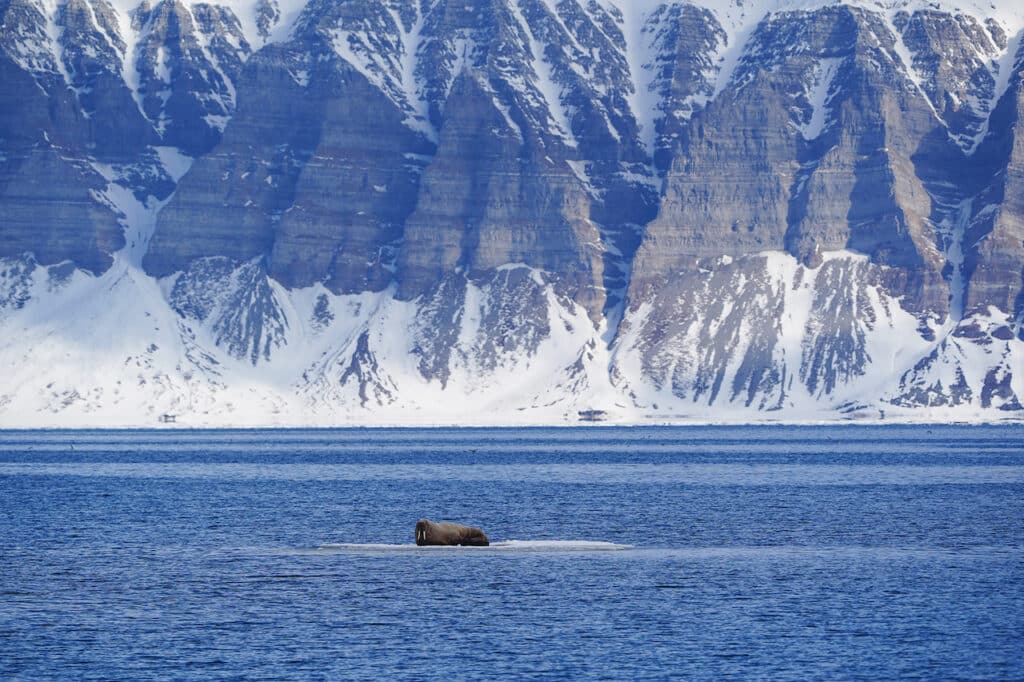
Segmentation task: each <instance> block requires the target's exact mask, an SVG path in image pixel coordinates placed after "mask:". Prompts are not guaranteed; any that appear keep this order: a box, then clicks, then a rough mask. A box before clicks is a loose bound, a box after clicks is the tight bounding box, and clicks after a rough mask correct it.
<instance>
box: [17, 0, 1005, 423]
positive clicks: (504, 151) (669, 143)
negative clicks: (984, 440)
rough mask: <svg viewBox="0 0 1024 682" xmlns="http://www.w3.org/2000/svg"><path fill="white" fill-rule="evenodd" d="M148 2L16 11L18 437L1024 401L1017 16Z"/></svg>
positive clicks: (992, 406)
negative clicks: (92, 428) (34, 429)
mask: <svg viewBox="0 0 1024 682" xmlns="http://www.w3.org/2000/svg"><path fill="white" fill-rule="evenodd" d="M131 5H132V3H131V2H130V0H119V1H118V2H117V3H114V4H108V3H106V2H104V1H103V0H93V1H91V2H86V1H85V0H67V2H63V3H60V2H57V3H47V4H37V3H35V2H32V1H30V0H10V1H9V2H8V3H6V4H5V5H3V6H0V16H2V17H3V24H2V28H0V71H2V72H3V73H4V74H10V75H11V80H10V81H6V80H5V82H11V83H16V84H18V83H20V84H21V85H19V86H18V87H17V88H13V89H12V90H11V92H9V93H8V95H7V96H6V97H3V96H0V121H2V122H3V123H4V126H3V130H7V131H10V134H8V135H6V136H5V138H6V139H4V140H0V207H2V208H3V210H4V212H5V214H6V215H7V216H8V221H7V223H6V225H5V226H4V227H3V228H2V232H3V236H4V240H3V242H0V329H3V330H4V331H5V332H6V333H5V334H4V337H5V341H4V342H3V344H2V345H0V364H2V365H3V366H4V367H5V368H6V371H7V373H8V376H9V377H10V379H11V381H10V383H9V384H8V386H7V387H6V388H3V389H0V423H2V424H6V425H21V424H25V425H52V424H79V425H94V424H95V425H100V424H117V425H130V424H135V425H143V424H150V423H153V422H154V421H155V420H156V418H157V417H158V416H160V415H163V414H172V415H176V416H177V417H178V418H179V420H180V421H181V423H191V424H196V425H234V424H245V425H253V424H260V423H266V424H274V423H280V424H291V425H302V424H306V423H309V424H320V425H330V424H352V423H388V424H398V423H403V422H409V423H433V422H438V423H440V422H443V423H459V422H464V423H564V422H567V421H568V422H572V421H576V420H577V419H578V418H579V414H580V412H581V411H582V412H587V411H589V410H601V411H603V412H605V413H607V415H608V418H609V419H610V420H613V421H618V422H635V421H644V420H648V419H658V420H666V421H692V420H703V421H707V420H711V421H718V420H738V421H758V420H771V421H775V420H808V419H810V420H819V419H877V418H880V417H885V418H890V419H891V418H898V419H912V420H930V419H946V418H955V419H982V420H990V419H1001V418H1019V417H1018V416H1017V415H1019V413H1020V411H1021V404H1020V396H1022V395H1024V371H1021V370H1022V368H1024V248H1022V247H1024V218H1022V216H1024V208H1022V207H1020V206H1018V205H1017V204H1018V203H1019V202H1018V201H1017V200H1016V199H1015V198H1014V197H1019V196H1021V195H1020V193H1019V192H1016V191H1015V188H1016V183H1017V182H1018V181H1019V179H1020V178H1021V177H1022V175H1021V174H1022V173H1024V170H1021V169H1022V168H1024V167H1022V166H1020V165H1019V163H1020V162H1019V157H1020V154H1021V152H1020V151H1019V150H1018V149H1017V147H1018V146H1019V143H1018V142H1017V140H1019V139H1020V136H1019V134H1018V129H1017V121H1018V120H1019V116H1018V111H1019V107H1020V106H1021V105H1022V103H1024V95H1022V93H1021V76H1020V69H1021V65H1022V61H1021V54H1020V52H1021V50H1020V37H1021V29H1022V27H1024V10H1022V9H1020V8H1018V7H1015V6H1014V5H1013V3H1009V2H1002V3H997V4H995V5H991V4H989V3H973V2H968V3H939V4H938V5H936V4H934V3H923V2H898V3H884V4H883V3H870V2H854V3H850V2H846V3H825V2H811V1H808V2H799V3H782V2H767V1H766V2H759V3H740V2H734V3H727V2H712V1H710V0H709V1H707V2H698V3H683V2H657V1H653V0H651V1H648V0H645V1H644V2H642V3H628V2H618V1H617V0H593V1H590V2H583V1H582V0H562V2H557V3H556V2H554V0H491V1H490V2H486V3H478V4H477V5H476V6H472V5H465V4H458V3H448V2H443V1H440V0H435V1H433V2H400V1H398V0H391V1H389V2H384V3H367V2H364V1H363V0H349V1H348V2H343V3H326V2H318V0H311V2H309V3H304V4H303V3H277V2H274V0H259V2H253V3H248V2H246V3H242V2H231V3H227V4H225V5H209V4H205V3H183V2H181V1H180V0H164V1H163V2H160V3H156V4H155V5H152V6H149V5H145V4H144V5H139V6H131ZM983 5H984V6H983ZM957 7H960V8H961V10H958V9H957ZM1011 67H1013V68H1011ZM5 77H6V76H5ZM43 178H59V180H58V183H57V185H59V186H60V187H62V193H61V194H60V195H57V196H54V195H53V187H54V186H56V185H52V184H49V183H45V182H42V180H43ZM40 225H42V226H43V234H40V231H39V226H40ZM72 330H73V331H72ZM119 335H123V338H119Z"/></svg>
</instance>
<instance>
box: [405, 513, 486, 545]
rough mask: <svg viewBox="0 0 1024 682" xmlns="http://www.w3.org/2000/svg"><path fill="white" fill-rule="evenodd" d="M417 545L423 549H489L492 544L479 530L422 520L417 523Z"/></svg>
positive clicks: (443, 522) (444, 522)
mask: <svg viewBox="0 0 1024 682" xmlns="http://www.w3.org/2000/svg"><path fill="white" fill-rule="evenodd" d="M416 544H417V545H420V546H421V547H422V546H423V545H447V546H449V547H450V546H454V545H471V546H473V547H487V546H488V545H490V544H491V543H490V542H489V541H488V540H487V536H486V535H484V532H483V531H482V530H480V529H479V528H473V527H472V526H463V525H462V524H460V523H450V522H448V521H442V522H441V523H434V522H433V521H430V520H428V519H420V520H419V521H417V522H416Z"/></svg>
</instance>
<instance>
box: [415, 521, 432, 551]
mask: <svg viewBox="0 0 1024 682" xmlns="http://www.w3.org/2000/svg"><path fill="white" fill-rule="evenodd" d="M431 525H433V524H431V523H430V521H428V520H426V519H420V520H419V521H417V522H416V544H417V545H421V546H422V545H425V544H427V543H428V542H429V540H428V538H427V532H428V531H429V530H430V526H431Z"/></svg>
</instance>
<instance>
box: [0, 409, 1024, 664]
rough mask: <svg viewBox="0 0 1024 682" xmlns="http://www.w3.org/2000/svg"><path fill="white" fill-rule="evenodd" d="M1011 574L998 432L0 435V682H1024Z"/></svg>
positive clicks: (1021, 539) (1009, 472) (1020, 500)
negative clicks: (965, 681)
mask: <svg viewBox="0 0 1024 682" xmlns="http://www.w3.org/2000/svg"><path fill="white" fill-rule="evenodd" d="M420 517H429V518H433V519H435V520H441V519H446V520H454V521H461V522H467V523H471V524H474V525H479V526H481V527H483V528H484V529H485V530H486V531H487V533H488V534H489V535H490V536H491V539H492V540H493V541H496V542H504V541H510V540H517V541H520V542H518V543H511V544H500V545H497V546H495V547H491V548H440V549H439V548H423V549H416V548H415V547H413V546H412V544H413V526H414V524H415V522H416V520H417V519H418V518H420ZM587 542H590V543H613V545H606V544H586V543H587ZM1022 550H1024V428H1021V427H966V426H957V427H909V426H898V427H867V426H858V427H739V428H737V427H714V428H710V427H709V428H632V429H626V428H623V429H620V428H591V429H499V430H487V429H468V430H467V429H436V430H339V431H224V432H195V431H169V432H152V431H132V432H96V431H88V432H0V678H3V679H11V678H24V679H33V680H35V679H47V678H53V679H141V678H146V679H221V678H234V679H238V678H245V679H302V678H331V679H334V678H361V679H366V678H377V679H428V678H444V679H459V678H475V679H496V678H551V679H563V678H569V679H579V678H612V679H658V678H681V677H682V678H698V679H699V678H721V677H726V676H731V677H740V678H751V677H757V678H770V679H801V680H802V679H821V678H827V679H844V678H894V677H922V678H930V679H951V678H976V679H1021V678H1024V551H1022Z"/></svg>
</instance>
